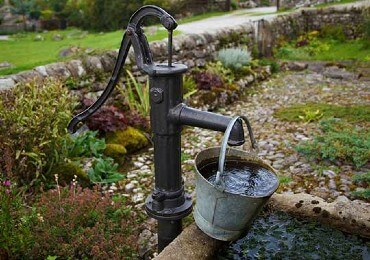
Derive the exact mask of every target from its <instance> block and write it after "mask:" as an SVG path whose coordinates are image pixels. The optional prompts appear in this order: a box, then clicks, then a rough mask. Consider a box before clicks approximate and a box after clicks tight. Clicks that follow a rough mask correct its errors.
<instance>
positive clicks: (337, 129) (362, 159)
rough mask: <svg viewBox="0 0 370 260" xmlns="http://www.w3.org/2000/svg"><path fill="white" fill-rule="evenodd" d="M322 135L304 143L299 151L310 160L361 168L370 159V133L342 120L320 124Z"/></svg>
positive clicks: (330, 120) (298, 148) (331, 120)
mask: <svg viewBox="0 0 370 260" xmlns="http://www.w3.org/2000/svg"><path fill="white" fill-rule="evenodd" d="M320 129H321V133H320V134H318V135H316V136H314V139H313V141H305V142H302V143H301V144H300V145H299V146H298V147H297V150H298V151H299V152H301V153H302V154H304V155H306V156H307V157H308V158H310V159H327V160H330V161H336V160H340V161H345V162H352V163H354V165H355V166H356V167H361V166H362V165H364V164H366V163H367V162H368V161H369V159H370V132H369V130H368V129H365V128H355V127H353V126H352V125H350V124H348V123H344V122H343V121H341V120H335V119H329V120H324V121H322V122H321V123H320Z"/></svg>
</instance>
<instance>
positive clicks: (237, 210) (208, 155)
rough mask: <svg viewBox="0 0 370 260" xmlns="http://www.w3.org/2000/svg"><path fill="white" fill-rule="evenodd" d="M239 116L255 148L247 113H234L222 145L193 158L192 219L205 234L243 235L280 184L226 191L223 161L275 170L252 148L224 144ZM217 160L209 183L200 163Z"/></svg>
mask: <svg viewBox="0 0 370 260" xmlns="http://www.w3.org/2000/svg"><path fill="white" fill-rule="evenodd" d="M239 118H241V119H243V120H244V121H245V123H246V125H247V127H248V130H249V136H250V139H251V142H252V149H253V150H255V149H256V141H255V139H254V137H253V133H252V129H251V127H250V124H249V121H248V119H247V118H246V117H243V116H241V117H236V118H234V119H233V120H231V122H230V124H229V126H228V128H227V130H226V131H225V135H224V138H223V141H222V145H221V147H214V148H209V149H206V150H204V151H201V152H200V153H199V154H198V155H197V156H196V158H195V166H196V205H195V209H194V219H195V223H196V224H197V226H198V227H199V228H200V229H201V230H202V231H203V232H204V233H206V234H207V235H208V236H210V237H213V238H215V239H218V240H223V241H234V240H237V239H238V238H239V237H240V236H242V235H243V234H244V233H245V232H246V231H247V230H248V228H249V226H250V225H251V223H252V221H253V220H254V218H255V217H256V216H257V215H258V213H259V212H260V210H261V209H262V207H263V206H264V205H265V203H266V202H267V201H268V199H269V198H270V197H271V195H272V194H273V193H274V192H275V191H276V189H277V188H278V186H279V183H278V181H277V183H276V185H275V186H274V187H273V188H272V189H271V193H269V194H266V195H265V196H247V195H243V194H233V193H229V192H227V191H225V187H224V184H223V181H222V178H221V176H222V173H223V168H224V164H225V160H226V161H240V162H245V163H247V164H255V165H258V166H260V167H263V168H265V169H267V170H269V171H270V172H272V173H274V174H275V175H276V171H275V170H274V169H273V168H272V167H271V166H270V165H269V164H267V163H265V162H264V161H263V160H262V159H260V158H258V157H257V156H256V154H255V152H253V151H252V152H245V151H242V150H238V149H233V148H227V141H228V139H229V135H230V132H231V129H232V127H233V126H234V124H235V123H236V121H237V120H239ZM217 161H218V172H217V177H216V181H215V184H211V183H210V182H209V181H207V179H206V178H205V177H204V176H203V175H202V174H201V173H200V171H199V169H200V167H203V166H204V165H207V164H209V163H212V162H213V163H214V162H217Z"/></svg>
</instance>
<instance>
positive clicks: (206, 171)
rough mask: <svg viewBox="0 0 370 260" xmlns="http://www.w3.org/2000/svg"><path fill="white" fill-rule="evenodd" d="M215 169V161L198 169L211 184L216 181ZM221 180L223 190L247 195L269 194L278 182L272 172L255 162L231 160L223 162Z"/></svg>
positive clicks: (216, 166) (216, 164) (216, 167)
mask: <svg viewBox="0 0 370 260" xmlns="http://www.w3.org/2000/svg"><path fill="white" fill-rule="evenodd" d="M217 170H218V163H217V162H213V163H209V164H206V165H204V166H203V167H201V168H200V169H199V171H200V173H201V174H202V175H203V176H204V177H205V178H206V179H207V181H209V182H210V183H211V184H214V183H215V181H216V175H217ZM222 180H223V182H224V185H225V191H227V192H230V193H233V194H240V195H247V196H266V195H268V194H271V193H272V192H274V191H275V189H276V185H277V183H278V182H279V181H278V179H277V177H276V175H275V174H274V173H272V172H271V171H269V170H267V169H265V168H263V167H261V166H259V165H257V164H253V163H246V162H242V161H233V160H231V161H227V162H226V163H225V167H224V172H223V176H222Z"/></svg>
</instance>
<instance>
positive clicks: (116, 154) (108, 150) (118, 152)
mask: <svg viewBox="0 0 370 260" xmlns="http://www.w3.org/2000/svg"><path fill="white" fill-rule="evenodd" d="M104 154H105V155H106V156H108V157H111V158H113V159H114V160H115V161H117V162H122V161H123V160H124V158H125V155H126V154H127V150H126V148H125V147H124V146H123V145H120V144H107V145H106V147H105V150H104Z"/></svg>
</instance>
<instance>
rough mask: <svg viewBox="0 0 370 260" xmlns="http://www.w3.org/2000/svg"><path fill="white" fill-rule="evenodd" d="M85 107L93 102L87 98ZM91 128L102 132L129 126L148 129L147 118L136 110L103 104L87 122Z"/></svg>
mask: <svg viewBox="0 0 370 260" xmlns="http://www.w3.org/2000/svg"><path fill="white" fill-rule="evenodd" d="M83 102H84V105H85V107H88V106H90V105H91V104H92V103H93V102H92V101H91V100H87V99H85V100H84V101H83ZM86 124H87V126H88V127H89V129H91V130H98V131H99V132H100V133H103V134H105V133H109V132H115V131H117V130H123V129H126V127H127V126H134V127H137V128H140V129H148V127H149V126H148V121H147V119H146V118H144V117H143V116H141V115H140V114H138V113H137V112H136V111H122V110H121V109H119V108H118V107H116V106H103V107H101V108H100V109H99V110H98V111H97V112H96V113H95V114H94V115H93V116H91V117H90V118H89V119H88V120H87V122H86Z"/></svg>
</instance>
